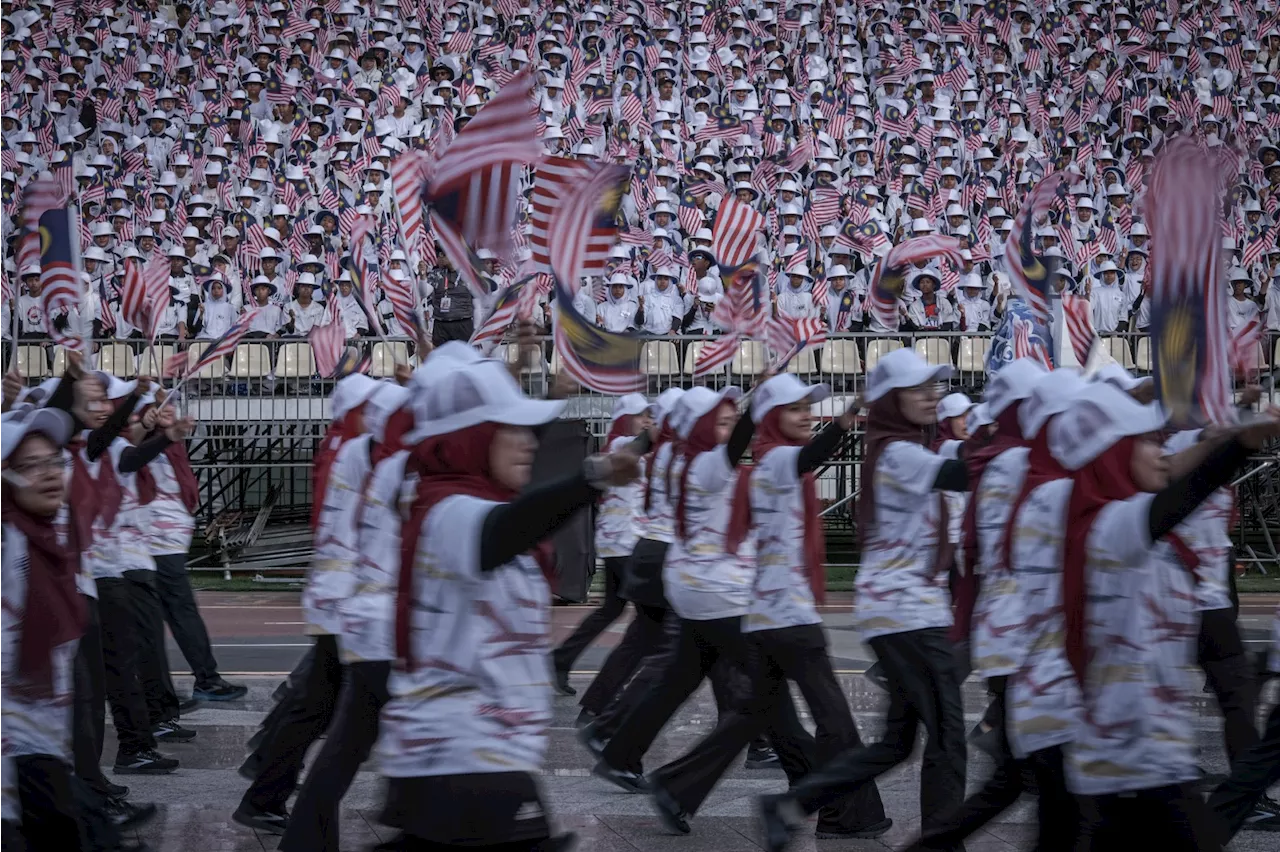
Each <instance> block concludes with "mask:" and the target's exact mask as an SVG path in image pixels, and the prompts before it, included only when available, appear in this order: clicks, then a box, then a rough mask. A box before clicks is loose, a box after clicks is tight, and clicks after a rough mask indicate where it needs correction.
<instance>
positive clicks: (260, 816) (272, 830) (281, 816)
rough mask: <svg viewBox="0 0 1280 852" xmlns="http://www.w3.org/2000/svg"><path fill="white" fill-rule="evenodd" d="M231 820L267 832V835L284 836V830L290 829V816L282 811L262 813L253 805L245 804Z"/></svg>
mask: <svg viewBox="0 0 1280 852" xmlns="http://www.w3.org/2000/svg"><path fill="white" fill-rule="evenodd" d="M231 818H232V819H233V820H235V821H236V822H238V823H240V824H241V825H243V826H246V827H248V828H252V829H254V830H256V831H265V832H266V833H267V834H284V830H285V829H286V828H288V827H289V814H288V813H287V812H285V811H281V812H280V813H278V814H273V813H271V812H270V811H261V810H258V809H257V808H255V807H254V806H253V805H246V804H245V803H244V802H241V803H240V806H239V807H238V808H236V812H235V813H233V814H232V815H231Z"/></svg>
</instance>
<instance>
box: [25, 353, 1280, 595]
mask: <svg viewBox="0 0 1280 852" xmlns="http://www.w3.org/2000/svg"><path fill="white" fill-rule="evenodd" d="M708 342H709V338H707V337H692V336H669V337H654V338H651V339H650V340H649V341H648V342H647V343H646V344H645V348H644V351H643V354H642V358H641V364H640V367H641V372H642V373H643V374H644V375H645V377H646V380H647V381H646V384H647V387H646V390H647V391H648V392H649V393H651V394H656V393H658V392H660V391H661V390H663V389H665V388H667V387H672V386H678V387H692V386H694V385H695V384H701V385H709V386H713V387H720V386H724V385H725V384H728V383H736V384H740V385H750V384H752V383H753V382H754V381H755V380H756V379H757V378H758V377H759V376H760V375H761V374H762V373H763V372H764V371H765V370H766V369H767V368H768V367H769V365H770V363H771V361H772V356H771V353H769V352H768V350H767V349H766V348H765V347H764V345H763V344H760V343H757V342H754V341H748V342H744V343H743V344H741V345H740V347H739V351H738V352H737V353H736V355H735V357H734V359H733V361H732V362H731V363H730V364H729V365H728V366H727V367H726V368H724V369H723V370H721V371H719V372H717V373H715V374H713V375H710V376H706V377H702V378H697V379H695V378H694V376H693V367H694V365H695V363H696V361H697V355H698V352H699V351H700V349H701V348H702V347H703V346H705V345H706V344H707V343H708ZM196 343H199V344H200V348H202V347H203V346H204V345H207V342H205V341H196ZM351 344H352V345H356V346H360V347H363V348H364V349H365V350H366V352H367V354H368V355H369V357H370V373H371V375H374V376H379V377H390V376H392V375H394V371H395V366H396V364H397V363H410V364H413V363H414V357H413V354H412V346H411V344H410V343H409V342H408V341H404V340H391V341H388V342H384V341H380V340H377V339H370V338H361V339H359V340H354V341H351ZM990 345H991V335H989V334H959V333H946V332H941V333H939V332H931V333H898V334H893V335H878V334H841V335H833V336H831V337H830V338H828V340H827V342H826V343H825V344H824V345H822V346H820V347H815V348H814V349H811V350H807V351H806V352H804V353H801V355H800V356H798V357H796V358H794V359H793V360H792V361H791V362H790V363H789V364H788V365H787V368H786V369H787V370H788V371H789V372H793V373H796V374H798V375H800V376H801V377H802V378H804V379H806V380H809V381H823V382H828V383H830V384H831V386H832V389H833V394H832V396H831V397H829V398H828V399H827V400H826V401H824V402H823V403H821V404H820V405H819V406H818V407H817V410H816V411H815V414H817V415H818V416H819V417H820V418H829V417H834V416H837V415H839V414H840V413H842V412H843V411H844V410H845V409H846V408H847V407H848V406H849V404H850V403H852V401H853V400H854V399H855V397H856V396H857V394H858V393H859V392H860V391H861V390H862V389H863V387H864V386H865V381H866V376H867V373H868V372H869V371H870V370H871V369H872V368H873V367H874V366H875V364H876V362H877V361H878V360H879V359H880V358H881V357H883V356H884V355H885V354H886V353H888V352H891V351H893V350H895V349H897V348H900V347H904V346H905V347H910V348H913V349H914V350H915V351H916V352H918V353H919V354H920V355H921V356H922V357H923V358H925V359H926V360H928V361H930V362H932V363H939V364H949V365H951V366H953V367H954V368H955V373H954V374H953V376H952V377H951V378H950V379H949V380H948V381H947V383H946V384H947V386H948V390H958V391H962V392H966V393H969V394H970V395H972V396H974V397H975V398H976V397H977V396H978V395H980V394H981V391H982V387H983V384H984V381H985V371H986V357H987V353H988V351H989V348H990ZM1103 346H1104V347H1105V350H1106V351H1107V352H1108V353H1109V354H1110V355H1111V356H1112V357H1113V358H1114V359H1115V360H1116V361H1118V362H1119V363H1121V364H1123V365H1124V366H1126V367H1128V368H1129V369H1131V370H1133V371H1134V372H1136V373H1146V372H1149V371H1150V369H1151V360H1150V341H1149V338H1147V337H1146V336H1144V335H1113V336H1108V337H1105V338H1104V339H1103ZM189 347H190V342H187V343H186V344H184V343H180V342H174V341H167V342H161V343H159V344H158V345H157V346H155V347H146V346H143V345H140V344H139V343H138V342H137V341H119V340H104V341H96V342H95V344H94V347H93V349H94V354H93V357H92V358H91V363H92V366H93V367H94V368H96V369H103V370H106V371H107V372H110V373H112V374H114V375H117V376H120V377H121V378H132V377H134V376H136V375H138V374H139V373H142V374H147V375H158V374H159V373H160V372H161V369H162V366H163V365H164V364H165V363H167V359H168V358H170V357H172V356H173V355H175V354H177V353H179V352H180V351H181V350H182V349H184V348H189ZM1263 348H1264V351H1263V353H1262V355H1261V356H1260V359H1261V365H1262V378H1263V388H1264V401H1263V404H1266V403H1267V402H1271V403H1272V404H1277V403H1280V394H1277V391H1276V388H1275V387H1274V381H1273V380H1272V374H1271V369H1272V368H1273V367H1274V365H1275V364H1276V363H1277V362H1280V336H1277V335H1272V336H1270V337H1267V338H1264V343H1263ZM197 351H198V350H197ZM493 354H494V356H495V357H500V358H503V359H506V360H507V361H508V362H509V363H511V364H512V366H513V368H514V367H518V374H519V381H520V384H521V385H522V387H523V388H524V390H525V391H526V392H527V393H529V394H531V395H535V396H541V395H544V394H545V393H546V392H547V391H548V389H549V388H550V387H551V385H552V383H553V382H554V380H555V378H556V376H557V375H558V374H559V372H560V362H559V358H558V357H557V355H556V353H555V352H554V351H552V345H551V342H550V340H549V339H542V340H540V341H539V343H538V349H537V351H535V352H532V353H531V354H532V355H533V357H532V358H530V359H529V360H527V361H526V362H525V363H520V358H521V353H520V351H519V348H518V346H517V345H516V344H514V343H505V344H500V346H499V348H498V349H496V350H495V351H494V353H493ZM526 354H529V353H526ZM5 358H6V363H9V361H10V353H9V351H8V349H7V341H6V351H5ZM16 363H17V366H18V368H19V370H20V371H21V372H22V373H23V374H24V375H25V376H27V377H28V380H29V381H30V382H33V383H34V382H38V381H41V380H43V379H45V378H47V377H49V376H56V375H60V374H61V372H62V371H63V370H64V369H65V364H66V361H65V353H63V352H62V351H61V350H59V349H56V348H54V347H52V346H50V345H49V344H47V343H41V342H39V341H32V340H23V341H20V342H19V346H18V351H17V361H16ZM332 388H333V381H332V380H331V379H326V378H322V377H320V376H318V375H317V374H316V369H315V363H314V357H313V356H312V354H311V351H310V347H309V345H308V344H307V342H306V340H305V339H297V338H294V339H289V338H280V339H270V340H264V339H258V340H246V341H244V342H242V343H241V344H240V346H239V347H237V349H236V351H235V353H234V354H233V355H232V356H229V357H228V358H227V359H225V360H224V361H222V362H219V363H215V364H214V365H210V366H209V367H206V368H205V369H204V370H202V371H201V372H200V373H199V374H198V375H197V376H195V377H193V378H192V379H190V380H188V382H187V383H186V385H185V386H184V388H183V393H182V400H181V401H180V403H179V405H180V407H181V409H182V410H183V412H184V413H186V414H189V415H191V416H192V417H194V418H195V419H196V421H197V424H198V425H197V429H196V432H195V434H194V435H193V437H192V439H191V443H190V445H189V452H190V455H191V459H192V467H193V468H194V470H195V473H196V477H197V480H198V482H199V484H200V494H201V503H200V507H199V509H198V510H197V516H198V529H199V530H202V531H206V532H207V533H208V537H209V538H210V540H211V541H219V542H228V541H231V542H236V543H238V545H239V546H240V547H250V546H252V545H253V544H254V543H255V542H256V541H257V540H258V538H260V537H265V538H272V537H273V536H274V537H278V538H280V539H281V542H280V549H279V550H278V551H274V552H275V553H277V554H279V553H285V554H287V555H288V559H284V558H283V557H281V559H282V560H283V561H285V562H287V563H288V564H290V565H292V564H295V563H303V564H305V558H303V557H304V556H305V553H304V552H303V551H305V549H306V548H309V537H308V536H307V534H306V526H305V521H306V519H307V518H308V516H309V513H310V508H311V502H312V496H313V495H312V493H311V460H312V455H313V453H314V450H315V447H316V445H317V442H318V440H319V438H320V437H321V436H322V435H323V434H324V431H325V428H326V427H327V425H328V421H329V401H328V396H329V393H330V392H331V391H332ZM613 402H614V397H612V396H610V395H606V394H599V393H595V392H592V391H589V390H586V389H579V390H578V391H577V392H575V393H574V394H572V395H571V396H570V397H569V399H568V402H567V404H566V406H565V410H564V413H563V415H562V416H563V417H564V418H565V419H571V420H582V421H585V422H586V423H587V424H588V428H589V430H590V432H591V434H592V435H593V436H594V437H595V438H596V439H597V441H601V440H603V438H604V436H605V434H606V433H607V431H608V425H609V417H610V414H611V412H612V408H613ZM861 430H862V427H861V424H860V423H859V424H858V425H857V426H855V429H854V435H853V440H851V441H850V442H849V443H848V444H847V446H846V448H845V450H844V451H842V452H841V453H840V454H839V455H838V456H837V457H836V458H834V459H833V460H832V461H831V462H830V463H829V465H828V466H827V467H825V468H824V469H823V470H822V471H821V474H820V476H819V477H818V489H819V498H820V499H822V500H823V501H824V503H825V504H826V509H825V510H824V512H823V516H824V518H825V520H826V524H827V527H828V532H829V534H830V537H831V539H832V540H833V542H840V541H841V540H842V539H843V540H845V546H846V547H847V549H848V552H849V553H850V554H851V555H852V554H856V530H855V529H854V524H853V517H852V508H853V503H854V501H855V499H856V496H857V493H858V482H859V475H860V470H861V446H862V445H861V441H859V440H857V438H858V437H860V435H861ZM1238 491H1239V493H1240V499H1241V512H1240V522H1239V524H1238V525H1237V527H1236V529H1235V531H1234V533H1235V538H1236V540H1237V546H1238V549H1239V550H1240V552H1241V554H1242V559H1243V560H1244V561H1254V562H1255V563H1256V564H1258V565H1259V566H1263V567H1264V570H1265V566H1266V565H1268V564H1271V565H1274V564H1275V563H1276V561H1277V540H1280V457H1277V456H1276V455H1275V454H1274V453H1273V454H1270V455H1263V456H1260V457H1259V458H1258V459H1257V460H1256V463H1255V465H1254V466H1252V467H1251V468H1250V469H1249V470H1248V471H1246V472H1245V474H1244V475H1243V476H1242V477H1241V481H1240V483H1239V484H1238ZM264 527H265V529H264ZM254 528H256V532H255V533H252V534H250V533H251V531H252V530H254ZM291 528H296V534H294V533H288V534H285V533H279V534H277V532H276V531H279V530H288V529H291ZM304 539H306V541H305V547H304V546H303V543H300V542H303V540H304ZM837 546H838V545H837ZM226 556H227V553H226V549H225V548H223V549H222V550H220V551H219V552H217V553H215V554H213V555H212V556H210V557H207V558H204V559H202V558H201V557H199V556H197V557H196V558H194V559H193V564H194V565H195V567H197V568H200V567H208V568H215V567H216V568H218V569H219V570H222V569H223V568H224V567H225V562H226ZM295 557H296V558H295ZM260 561H261V560H260ZM268 561H269V560H268Z"/></svg>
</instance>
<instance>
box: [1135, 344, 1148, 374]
mask: <svg viewBox="0 0 1280 852" xmlns="http://www.w3.org/2000/svg"><path fill="white" fill-rule="evenodd" d="M1134 365H1135V366H1136V367H1137V368H1138V369H1139V370H1141V371H1142V372H1144V373H1150V372H1151V338H1150V337H1147V336H1143V337H1139V338H1138V357H1137V358H1135V359H1134Z"/></svg>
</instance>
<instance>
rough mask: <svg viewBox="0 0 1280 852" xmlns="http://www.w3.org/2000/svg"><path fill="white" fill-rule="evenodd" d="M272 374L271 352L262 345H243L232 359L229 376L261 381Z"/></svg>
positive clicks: (237, 348)
mask: <svg viewBox="0 0 1280 852" xmlns="http://www.w3.org/2000/svg"><path fill="white" fill-rule="evenodd" d="M270 373H271V350H270V349H268V348H267V347H266V346H265V345H263V344H261V343H241V344H240V345H239V346H237V347H236V351H235V354H234V355H233V356H232V358H231V372H230V373H228V375H229V376H231V377H232V378H236V379H260V378H262V377H263V376H267V375H270Z"/></svg>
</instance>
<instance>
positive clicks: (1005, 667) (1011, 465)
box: [972, 447, 1030, 677]
mask: <svg viewBox="0 0 1280 852" xmlns="http://www.w3.org/2000/svg"><path fill="white" fill-rule="evenodd" d="M1029 455H1030V450H1028V449H1027V448H1025V447H1014V448H1012V449H1009V450H1006V451H1005V452H1003V453H1001V454H1000V455H998V456H996V457H995V458H994V459H992V460H991V461H990V462H988V464H987V466H986V469H985V470H983V472H982V478H981V479H980V480H979V483H978V487H977V492H976V494H975V496H974V497H973V498H972V499H976V500H977V501H978V504H977V507H976V508H975V511H974V519H975V521H976V527H977V533H978V553H977V559H978V563H977V565H976V566H974V570H975V571H976V572H977V573H978V574H979V575H981V577H982V583H981V586H980V587H979V590H978V600H977V602H976V603H975V605H974V609H973V641H972V647H973V670H974V672H975V673H976V674H978V675H979V676H980V677H1000V676H1003V675H1010V674H1013V672H1014V671H1015V670H1016V669H1017V664H1018V661H1019V660H1020V659H1021V657H1022V654H1023V650H1024V649H1023V646H1022V642H1021V639H1020V637H1019V634H1018V630H1019V628H1020V627H1021V626H1022V605H1021V603H1022V602H1021V599H1020V598H1019V597H1018V584H1017V581H1016V580H1015V578H1014V576H1013V572H1012V571H1011V570H1010V568H1009V566H1008V565H1006V564H1005V563H1004V544H1005V535H1004V533H1005V528H1006V525H1007V524H1008V522H1009V514H1010V513H1011V512H1012V511H1013V501H1014V500H1016V499H1017V497H1018V492H1019V491H1020V490H1021V488H1022V483H1023V481H1024V480H1025V479H1026V474H1027V457H1028V456H1029Z"/></svg>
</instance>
